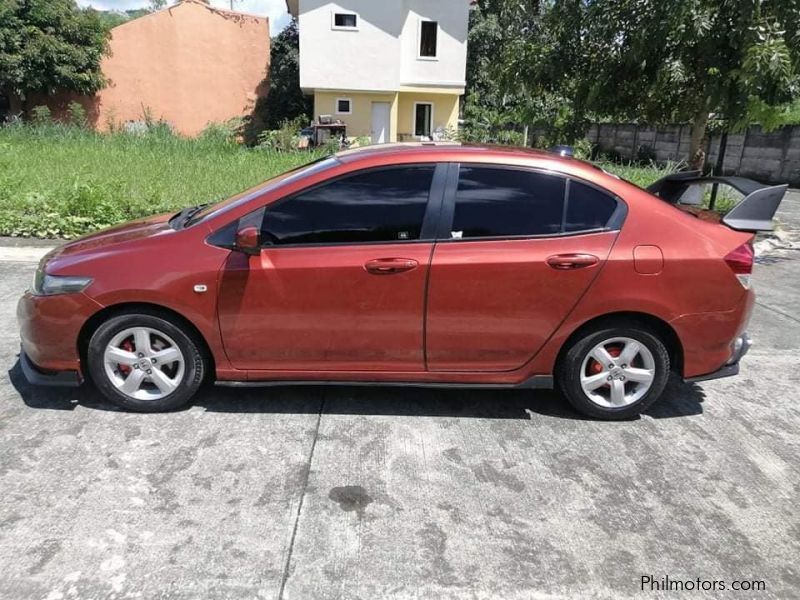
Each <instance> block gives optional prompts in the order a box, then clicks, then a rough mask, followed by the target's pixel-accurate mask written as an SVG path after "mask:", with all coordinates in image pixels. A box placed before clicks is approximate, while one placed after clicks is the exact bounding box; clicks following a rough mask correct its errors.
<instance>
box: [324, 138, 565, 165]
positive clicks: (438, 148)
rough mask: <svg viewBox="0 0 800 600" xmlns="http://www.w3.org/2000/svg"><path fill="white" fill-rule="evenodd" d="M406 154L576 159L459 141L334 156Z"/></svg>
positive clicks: (401, 144) (399, 144)
mask: <svg viewBox="0 0 800 600" xmlns="http://www.w3.org/2000/svg"><path fill="white" fill-rule="evenodd" d="M408 154H414V155H421V156H426V157H430V158H428V160H437V158H435V157H441V156H442V155H445V154H446V155H458V156H464V157H469V156H478V155H481V156H491V155H499V156H505V157H509V156H518V157H520V158H528V159H530V158H547V159H562V160H564V161H570V162H574V161H575V159H572V158H568V157H563V156H561V155H558V154H555V153H553V152H545V151H544V150H536V149H533V148H521V147H518V146H494V145H491V144H463V143H461V142H397V143H391V144H375V145H372V146H364V147H363V148H354V149H352V150H344V151H342V152H339V153H337V154H336V157H337V158H339V160H341V161H342V162H352V161H356V160H361V159H368V158H377V157H384V156H392V155H394V156H407V155H408Z"/></svg>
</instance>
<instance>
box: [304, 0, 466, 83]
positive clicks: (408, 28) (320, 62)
mask: <svg viewBox="0 0 800 600" xmlns="http://www.w3.org/2000/svg"><path fill="white" fill-rule="evenodd" d="M334 12H346V13H356V14H357V15H358V30H357V31H343V30H337V29H334V28H333V27H332V23H333V21H332V18H333V13H334ZM422 17H425V18H427V19H429V20H434V21H438V22H439V35H438V52H437V54H438V55H437V59H436V60H420V59H418V50H419V22H420V19H421V18H422ZM468 17H469V0H338V1H336V2H331V1H329V0H300V18H299V23H300V86H301V87H302V88H303V89H305V90H308V91H310V90H313V89H331V90H364V91H370V90H376V91H388V90H398V89H400V87H401V86H437V87H441V86H454V87H456V88H459V87H463V86H464V79H465V74H466V48H467V42H466V38H467V22H468Z"/></svg>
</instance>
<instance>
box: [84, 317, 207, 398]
mask: <svg viewBox="0 0 800 600" xmlns="http://www.w3.org/2000/svg"><path fill="white" fill-rule="evenodd" d="M86 354H87V361H88V367H89V374H90V375H91V378H92V380H93V381H94V383H95V385H96V386H97V388H98V389H99V390H100V392H101V393H102V394H103V395H104V396H105V397H106V398H107V399H108V400H110V401H111V402H114V403H115V404H117V405H119V406H121V407H123V408H126V409H129V410H136V411H141V412H160V411H167V410H174V409H176V408H179V407H181V406H183V405H185V404H186V403H188V402H189V400H190V399H191V398H192V397H193V396H194V395H195V393H196V392H197V390H198V389H199V388H200V385H201V384H202V382H203V378H204V376H205V373H206V361H205V360H204V358H203V355H202V353H201V351H200V349H199V347H198V344H197V343H196V342H195V341H194V340H193V339H192V336H191V335H188V334H187V333H186V332H184V331H183V330H182V329H181V328H180V327H178V326H177V325H175V324H173V323H172V322H170V321H168V320H167V319H165V318H163V317H161V316H157V315H154V314H146V313H126V314H120V315H116V316H114V317H111V318H110V319H108V320H107V321H106V322H105V323H103V324H102V325H100V327H98V328H97V330H96V331H95V332H94V334H93V335H92V337H91V339H90V340H89V346H88V349H87V353H86Z"/></svg>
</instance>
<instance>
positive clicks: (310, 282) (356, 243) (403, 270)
mask: <svg viewBox="0 0 800 600" xmlns="http://www.w3.org/2000/svg"><path fill="white" fill-rule="evenodd" d="M446 168H447V166H446V165H442V166H441V168H440V173H441V174H440V175H437V174H436V169H437V167H436V165H434V164H423V165H402V166H392V167H383V168H374V169H368V170H363V171H358V172H356V173H351V174H349V175H346V176H344V177H341V178H337V179H336V180H335V181H329V182H325V183H323V184H321V185H319V186H316V187H314V188H313V189H310V190H306V191H303V192H300V193H299V194H297V195H295V196H292V197H291V198H287V199H284V200H281V201H278V202H277V203H274V204H271V205H268V206H267V207H265V208H264V209H261V210H260V211H257V212H256V213H253V214H251V215H248V216H247V217H244V218H243V219H242V220H240V223H241V222H244V223H245V224H256V225H257V226H258V227H259V228H260V230H261V237H262V243H263V248H262V250H261V252H260V254H259V255H257V256H250V257H247V256H246V255H244V254H241V253H237V252H234V253H232V254H231V256H230V258H229V260H228V262H227V264H226V265H225V267H224V269H223V272H222V274H221V285H220V295H219V309H218V310H219V321H220V328H221V331H222V338H223V343H224V346H225V351H226V353H227V356H228V358H229V360H230V361H231V363H232V364H233V366H234V367H235V368H237V369H246V370H249V371H272V370H282V371H305V372H307V371H422V370H424V360H423V353H424V348H423V319H424V303H425V284H426V280H427V275H428V267H429V264H430V256H431V252H432V249H433V238H434V236H435V218H434V217H432V216H430V215H428V211H433V212H435V213H437V214H438V212H439V209H440V206H441V195H442V190H443V186H444V177H445V175H446V173H445V171H446ZM434 181H440V183H439V184H438V187H437V186H436V185H434ZM432 187H433V188H435V189H434V191H431V190H432ZM437 190H438V191H437ZM436 194H438V196H436ZM432 195H433V196H436V198H435V199H434V200H433V201H432V202H431V203H430V205H429V197H431V196H432ZM434 205H435V206H434ZM254 377H255V378H257V374H255V375H254Z"/></svg>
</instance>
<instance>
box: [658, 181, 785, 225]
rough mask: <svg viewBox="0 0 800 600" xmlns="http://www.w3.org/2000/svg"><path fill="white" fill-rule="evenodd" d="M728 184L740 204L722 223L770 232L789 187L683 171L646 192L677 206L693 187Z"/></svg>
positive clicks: (659, 182) (730, 211)
mask: <svg viewBox="0 0 800 600" xmlns="http://www.w3.org/2000/svg"><path fill="white" fill-rule="evenodd" d="M705 184H710V185H714V186H718V185H727V186H730V187H732V188H733V189H735V190H736V191H738V192H739V193H740V194H742V195H743V196H744V198H742V200H741V202H739V204H737V205H736V206H734V207H733V208H732V209H731V210H729V211H728V214H726V215H725V216H724V217H722V222H723V223H725V225H727V226H728V227H730V228H731V229H736V230H738V231H752V232H756V231H772V230H773V229H774V228H775V226H774V224H773V222H772V219H773V217H774V216H775V213H776V212H777V211H778V207H779V206H780V204H781V200H783V197H784V195H785V194H786V190H787V189H788V187H789V186H788V184H783V185H772V186H770V185H764V184H763V183H758V182H757V181H753V180H752V179H747V178H746V177H724V176H715V175H708V176H703V174H702V173H701V172H700V171H682V172H680V173H673V174H672V175H667V176H666V177H664V178H662V179H659V180H658V181H656V182H655V183H653V184H651V185H650V186H648V188H647V191H648V192H650V193H651V194H653V195H655V196H658V197H659V198H661V199H662V200H665V201H667V202H669V203H670V204H678V203H679V201H680V199H681V197H682V196H683V194H684V193H685V192H686V190H688V189H689V187H691V186H693V185H705Z"/></svg>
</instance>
